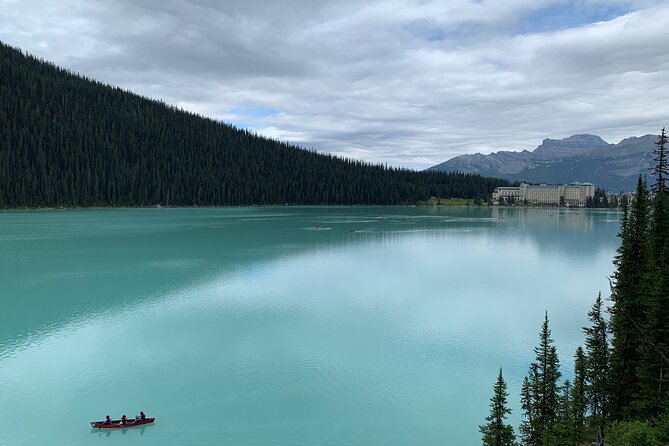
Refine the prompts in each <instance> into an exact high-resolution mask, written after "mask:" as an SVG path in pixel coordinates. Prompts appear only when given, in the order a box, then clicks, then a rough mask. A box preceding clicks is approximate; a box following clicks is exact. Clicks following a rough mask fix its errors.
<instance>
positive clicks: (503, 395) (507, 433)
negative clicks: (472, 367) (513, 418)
mask: <svg viewBox="0 0 669 446" xmlns="http://www.w3.org/2000/svg"><path fill="white" fill-rule="evenodd" d="M508 396H509V393H508V392H507V386H506V381H504V377H503V376H502V368H501V367H500V369H499V375H498V376H497V382H496V383H495V385H494V386H493V395H492V397H491V398H490V415H488V416H487V417H486V421H487V423H486V424H483V425H481V426H479V430H480V431H481V434H483V437H482V440H483V446H514V445H515V441H516V436H515V434H514V433H513V427H512V426H511V425H508V424H506V423H505V420H506V417H507V415H509V414H510V413H511V409H509V408H508V406H507V398H508Z"/></svg>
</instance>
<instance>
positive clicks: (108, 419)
mask: <svg viewBox="0 0 669 446" xmlns="http://www.w3.org/2000/svg"><path fill="white" fill-rule="evenodd" d="M102 424H112V419H111V417H110V416H109V415H107V418H105V421H104V422H103V423H102Z"/></svg>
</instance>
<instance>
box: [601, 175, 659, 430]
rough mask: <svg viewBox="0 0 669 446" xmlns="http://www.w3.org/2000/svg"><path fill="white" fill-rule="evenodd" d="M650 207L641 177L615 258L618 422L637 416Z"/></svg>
mask: <svg viewBox="0 0 669 446" xmlns="http://www.w3.org/2000/svg"><path fill="white" fill-rule="evenodd" d="M648 224H649V207H648V191H647V189H646V183H645V181H644V180H643V179H642V178H641V177H639V181H638V183H637V189H636V194H635V197H634V200H633V201H632V203H631V206H630V210H629V211H628V212H626V213H625V215H624V216H623V222H622V226H621V232H620V237H621V244H620V248H619V249H618V255H617V256H616V258H615V261H614V263H615V265H616V267H617V268H616V271H615V273H614V277H613V287H612V292H611V299H612V301H613V305H612V307H611V309H610V311H611V322H610V328H611V337H612V339H611V344H612V350H611V356H610V369H609V370H610V373H609V383H610V386H609V402H610V414H611V416H612V417H613V419H615V420H622V419H629V418H631V417H634V416H636V415H637V413H638V411H639V407H638V405H637V402H638V401H639V393H640V383H639V379H638V377H637V373H638V371H637V367H638V366H639V359H640V358H639V355H640V354H639V352H640V349H641V344H642V339H643V336H642V331H641V330H642V327H643V326H644V325H645V322H646V317H645V314H646V313H645V310H646V305H647V301H648V298H649V294H650V291H649V290H650V288H651V287H650V284H649V283H648V277H647V270H648V267H649V249H648V248H649V247H648V240H647V235H648Z"/></svg>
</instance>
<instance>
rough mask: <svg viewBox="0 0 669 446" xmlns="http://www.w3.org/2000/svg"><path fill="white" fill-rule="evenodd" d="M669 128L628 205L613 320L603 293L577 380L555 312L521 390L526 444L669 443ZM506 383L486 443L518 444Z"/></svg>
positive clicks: (497, 387) (578, 359)
mask: <svg viewBox="0 0 669 446" xmlns="http://www.w3.org/2000/svg"><path fill="white" fill-rule="evenodd" d="M666 144H667V133H666V131H665V129H662V131H661V133H660V135H659V137H658V140H657V143H656V148H655V150H654V153H655V161H656V166H655V168H654V170H653V172H652V173H653V177H654V180H655V181H654V183H653V184H652V187H651V190H652V192H653V194H650V193H649V191H648V187H647V184H646V181H645V180H644V179H643V178H641V177H640V178H639V180H638V184H637V188H636V193H635V196H634V199H633V200H632V201H631V203H625V204H624V206H623V217H622V221H621V228H620V233H619V237H620V240H621V243H620V247H619V248H618V251H617V255H616V257H615V259H614V264H615V266H616V270H615V273H614V275H613V277H612V279H611V303H610V307H609V308H608V312H609V317H608V318H607V317H606V315H605V313H606V310H605V308H604V303H603V302H602V298H601V294H600V295H598V296H597V299H596V300H595V303H594V304H593V306H592V309H591V310H590V312H589V313H588V320H589V323H590V325H589V326H587V327H584V328H583V331H584V334H585V345H584V346H583V347H578V348H577V350H576V352H575V356H574V371H573V375H572V376H573V379H572V380H569V379H566V380H563V381H561V377H562V372H561V370H560V361H559V358H558V353H557V349H556V347H555V345H554V343H553V339H552V337H551V331H550V328H549V320H548V314H546V315H545V318H544V322H543V324H542V326H541V332H540V338H539V345H538V346H537V347H536V348H535V349H534V353H535V361H534V362H532V364H531V365H530V368H529V372H528V375H527V377H526V378H525V379H524V381H523V384H522V388H521V395H520V401H521V408H520V409H521V410H522V423H521V425H520V429H519V435H518V437H519V440H520V444H521V445H524V446H586V445H596V446H603V445H605V444H606V445H610V446H664V445H667V444H669V210H668V205H669V193H668V191H667V186H666V179H667V176H668V171H669V165H668V161H667V155H666ZM507 397H508V392H507V386H506V382H505V381H504V377H503V375H502V369H500V370H499V375H498V377H497V381H496V382H495V384H494V386H493V396H492V398H491V400H490V415H489V416H488V417H487V418H486V423H485V424H483V425H481V426H480V430H481V433H482V441H483V445H484V446H514V445H516V444H518V443H517V442H516V434H515V432H514V431H513V428H512V427H511V426H510V425H508V423H507V422H506V418H507V415H508V414H509V413H510V412H511V410H512V409H511V408H509V407H508V405H507Z"/></svg>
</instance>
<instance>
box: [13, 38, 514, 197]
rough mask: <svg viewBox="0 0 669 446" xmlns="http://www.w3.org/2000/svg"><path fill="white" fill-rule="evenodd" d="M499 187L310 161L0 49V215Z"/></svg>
mask: <svg viewBox="0 0 669 446" xmlns="http://www.w3.org/2000/svg"><path fill="white" fill-rule="evenodd" d="M506 184H508V182H506V181H505V180H498V179H492V178H484V177H481V176H478V175H471V174H463V173H455V174H444V173H438V172H417V171H413V170H408V169H402V168H394V167H387V166H383V165H379V164H370V163H366V162H362V161H355V160H350V159H345V158H341V157H337V156H332V155H324V154H318V153H316V152H315V151H313V150H306V149H302V148H300V147H297V146H294V145H291V144H289V143H285V142H280V141H276V140H273V139H270V138H266V137H262V136H259V135H256V134H255V133H253V132H251V131H248V130H243V129H239V128H236V127H234V126H231V125H227V124H223V123H220V122H217V121H215V120H212V119H208V118H205V117H202V116H199V115H196V114H193V113H189V112H187V111H184V110H180V109H177V108H175V107H172V106H169V105H166V104H164V103H162V102H160V101H155V100H150V99H147V98H144V97H141V96H138V95H135V94H132V93H130V92H128V91H124V90H122V89H120V88H114V87H111V86H108V85H104V84H102V83H100V82H96V81H94V80H91V79H87V78H85V77H82V76H78V75H76V74H74V73H72V72H70V71H68V70H65V69H61V68H58V67H56V66H54V65H53V64H51V63H48V62H45V61H43V60H39V59H37V58H35V57H32V56H30V55H26V54H24V53H23V52H22V51H21V50H18V49H15V48H12V47H10V46H7V45H5V44H3V43H2V42H0V208H16V207H42V206H44V207H59V206H79V207H88V206H153V205H158V204H160V205H164V206H210V205H213V206H220V205H256V204H258V205H264V204H379V205H390V204H415V203H416V202H417V201H419V200H427V199H429V198H430V197H441V198H451V197H462V198H475V197H478V196H484V197H485V196H488V195H490V194H491V193H492V191H493V190H494V188H495V187H496V186H500V185H506Z"/></svg>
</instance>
